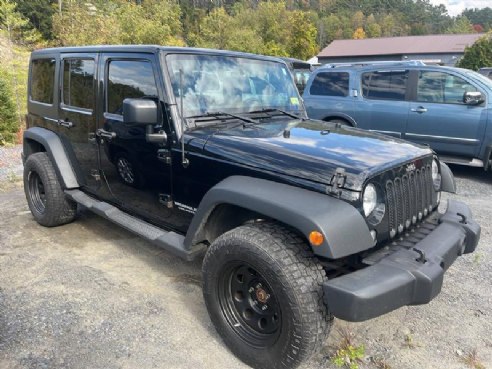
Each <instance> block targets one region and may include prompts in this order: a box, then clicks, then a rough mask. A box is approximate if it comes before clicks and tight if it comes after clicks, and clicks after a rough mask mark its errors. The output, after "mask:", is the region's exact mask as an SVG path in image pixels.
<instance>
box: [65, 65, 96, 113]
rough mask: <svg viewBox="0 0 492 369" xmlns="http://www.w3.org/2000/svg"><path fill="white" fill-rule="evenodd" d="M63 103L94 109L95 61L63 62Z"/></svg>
mask: <svg viewBox="0 0 492 369" xmlns="http://www.w3.org/2000/svg"><path fill="white" fill-rule="evenodd" d="M63 103H64V104H65V105H68V106H73V107H76V108H83V109H90V110H92V109H94V60H87V59H86V60H84V59H65V60H64V61H63Z"/></svg>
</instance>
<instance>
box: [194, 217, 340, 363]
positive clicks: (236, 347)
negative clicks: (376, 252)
mask: <svg viewBox="0 0 492 369" xmlns="http://www.w3.org/2000/svg"><path fill="white" fill-rule="evenodd" d="M325 279H326V275H325V272H324V270H323V268H322V267H321V265H320V264H319V263H318V262H317V260H316V258H315V257H314V256H313V255H312V253H311V251H310V250H309V246H308V245H307V244H306V243H305V242H304V241H303V240H302V239H301V238H300V237H299V236H298V235H297V234H295V233H294V232H292V231H291V230H289V229H287V228H285V227H283V226H281V225H278V224H276V223H268V222H265V223H254V224H248V225H244V226H241V227H238V228H235V229H233V230H232V231H229V232H227V233H225V234H224V235H222V236H220V237H219V238H218V239H217V240H215V241H214V242H213V243H212V245H211V246H210V248H209V250H208V251H207V254H206V256H205V259H204V263H203V280H204V287H203V288H204V298H205V303H206V305H207V308H208V312H209V314H210V317H211V319H212V322H213V323H214V325H215V327H216V329H217V331H218V332H219V334H220V335H221V336H222V338H223V340H224V342H225V343H226V344H227V345H228V346H229V348H230V349H231V351H232V352H233V353H234V354H235V355H236V356H238V357H239V358H240V359H241V360H242V361H244V362H245V363H247V364H248V365H251V366H252V367H254V368H295V367H297V366H298V365H299V364H300V363H301V362H302V361H304V360H306V359H307V358H308V357H310V356H311V355H312V354H313V353H314V352H316V351H318V350H319V349H320V348H321V345H322V344H323V343H324V341H325V339H326V337H327V336H328V334H329V331H330V328H331V323H332V315H331V314H330V313H329V312H328V310H327V308H326V306H325V305H324V304H323V299H322V297H323V292H322V283H323V282H324V281H325Z"/></svg>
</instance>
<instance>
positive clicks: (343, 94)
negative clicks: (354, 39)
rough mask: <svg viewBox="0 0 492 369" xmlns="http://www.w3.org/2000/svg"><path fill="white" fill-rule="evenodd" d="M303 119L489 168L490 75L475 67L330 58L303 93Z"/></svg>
mask: <svg viewBox="0 0 492 369" xmlns="http://www.w3.org/2000/svg"><path fill="white" fill-rule="evenodd" d="M303 98H304V102H305V105H306V109H307V112H308V115H309V117H311V118H313V119H321V120H325V121H332V122H339V123H343V124H348V125H352V126H356V127H358V128H362V129H366V130H369V131H375V132H380V133H384V134H386V135H391V136H394V137H398V138H403V139H406V140H409V141H413V142H416V143H419V144H424V145H429V146H430V147H431V148H432V149H433V150H435V151H436V152H437V153H438V154H439V156H440V158H441V160H443V161H446V162H449V163H456V164H465V165H471V166H477V167H483V168H484V169H485V170H488V169H489V168H490V165H491V153H492V81H491V80H489V79H488V78H486V77H484V76H482V75H481V74H478V73H476V72H473V71H470V70H467V69H459V68H452V67H441V66H431V65H425V64H423V63H418V62H392V63H383V64H379V63H374V64H365V65H357V64H355V65H351V64H348V65H347V64H342V65H339V64H332V65H328V66H324V67H321V68H319V69H317V70H316V71H315V72H314V73H313V74H312V76H311V78H310V79H309V81H308V83H307V86H306V90H305V92H304V95H303Z"/></svg>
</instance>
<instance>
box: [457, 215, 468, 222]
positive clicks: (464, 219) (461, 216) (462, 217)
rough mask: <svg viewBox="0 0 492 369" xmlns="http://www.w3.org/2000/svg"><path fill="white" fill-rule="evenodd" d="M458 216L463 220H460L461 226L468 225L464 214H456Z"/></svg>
mask: <svg viewBox="0 0 492 369" xmlns="http://www.w3.org/2000/svg"><path fill="white" fill-rule="evenodd" d="M456 215H457V216H459V217H460V218H461V220H460V223H461V224H466V223H467V222H466V217H465V216H464V215H463V214H461V213H456Z"/></svg>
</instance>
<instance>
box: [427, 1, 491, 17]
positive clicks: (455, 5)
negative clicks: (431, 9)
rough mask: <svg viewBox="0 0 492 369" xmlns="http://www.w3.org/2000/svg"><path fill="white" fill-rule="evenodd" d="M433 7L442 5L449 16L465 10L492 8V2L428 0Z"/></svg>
mask: <svg viewBox="0 0 492 369" xmlns="http://www.w3.org/2000/svg"><path fill="white" fill-rule="evenodd" d="M430 2H431V3H432V4H434V5H439V4H443V5H445V6H446V8H447V9H448V13H449V15H451V16H456V15H458V14H460V13H461V12H462V11H463V10H464V9H465V8H479V9H480V8H485V7H487V6H489V7H491V8H492V0H430Z"/></svg>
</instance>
